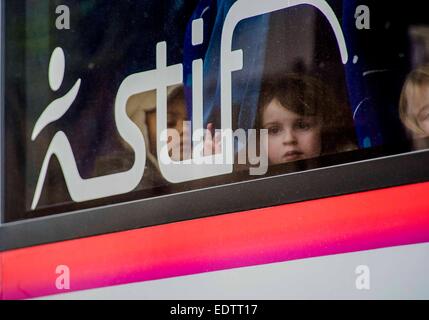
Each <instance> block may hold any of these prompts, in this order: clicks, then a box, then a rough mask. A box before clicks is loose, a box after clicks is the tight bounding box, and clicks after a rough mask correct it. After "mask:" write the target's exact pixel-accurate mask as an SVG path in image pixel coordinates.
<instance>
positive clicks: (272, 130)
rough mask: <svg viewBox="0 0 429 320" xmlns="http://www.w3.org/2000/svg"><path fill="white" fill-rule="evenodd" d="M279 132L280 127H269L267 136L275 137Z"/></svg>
mask: <svg viewBox="0 0 429 320" xmlns="http://www.w3.org/2000/svg"><path fill="white" fill-rule="evenodd" d="M280 131H281V129H280V127H278V126H274V127H269V128H268V134H269V135H276V134H278V133H279V132H280Z"/></svg>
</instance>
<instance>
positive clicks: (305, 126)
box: [295, 120, 311, 130]
mask: <svg viewBox="0 0 429 320" xmlns="http://www.w3.org/2000/svg"><path fill="white" fill-rule="evenodd" d="M295 126H296V128H297V129H298V130H309V129H310V128H311V123H310V122H309V121H304V120H299V121H298V122H297V123H296V124H295Z"/></svg>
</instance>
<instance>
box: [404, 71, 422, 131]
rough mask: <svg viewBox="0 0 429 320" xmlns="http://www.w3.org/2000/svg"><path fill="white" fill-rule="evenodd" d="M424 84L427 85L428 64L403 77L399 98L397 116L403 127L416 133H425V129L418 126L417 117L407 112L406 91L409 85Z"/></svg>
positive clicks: (418, 85)
mask: <svg viewBox="0 0 429 320" xmlns="http://www.w3.org/2000/svg"><path fill="white" fill-rule="evenodd" d="M424 85H428V86H429V64H426V65H423V66H420V67H418V68H417V69H415V70H413V71H411V72H410V74H409V75H408V76H407V78H406V79H405V83H404V86H403V87H402V92H401V97H400V100H399V116H400V118H401V121H402V123H403V124H404V125H405V127H407V128H408V129H409V130H411V131H412V132H414V133H416V134H425V131H424V130H423V129H422V128H421V127H420V125H419V123H418V121H417V119H416V118H415V117H414V116H411V115H410V113H409V112H408V109H409V105H408V100H407V91H408V90H409V89H410V88H411V87H422V86H424Z"/></svg>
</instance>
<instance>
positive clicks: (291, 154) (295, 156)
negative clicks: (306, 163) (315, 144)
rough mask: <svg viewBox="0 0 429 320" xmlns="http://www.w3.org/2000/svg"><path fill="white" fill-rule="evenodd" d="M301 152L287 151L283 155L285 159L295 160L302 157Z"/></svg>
mask: <svg viewBox="0 0 429 320" xmlns="http://www.w3.org/2000/svg"><path fill="white" fill-rule="evenodd" d="M302 155H303V153H302V152H300V151H288V152H286V153H285V154H284V155H283V159H284V160H285V161H295V160H298V159H300V158H302Z"/></svg>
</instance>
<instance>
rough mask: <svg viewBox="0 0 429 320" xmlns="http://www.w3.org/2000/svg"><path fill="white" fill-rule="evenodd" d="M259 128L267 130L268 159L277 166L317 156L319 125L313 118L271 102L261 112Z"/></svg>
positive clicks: (319, 141)
mask: <svg viewBox="0 0 429 320" xmlns="http://www.w3.org/2000/svg"><path fill="white" fill-rule="evenodd" d="M262 128H263V129H267V130H268V159H269V162H270V164H280V163H285V162H291V161H296V160H301V159H308V158H314V157H318V156H320V154H321V149H322V142H321V125H320V121H318V118H316V117H307V116H300V115H299V114H297V113H295V112H293V111H290V110H288V109H286V108H285V107H284V106H282V105H281V104H280V102H278V101H277V99H274V100H272V101H271V102H270V103H269V104H268V105H267V106H266V107H265V110H264V111H263V114H262Z"/></svg>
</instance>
